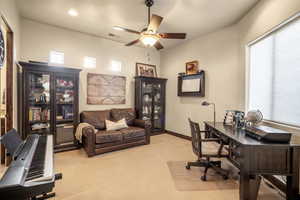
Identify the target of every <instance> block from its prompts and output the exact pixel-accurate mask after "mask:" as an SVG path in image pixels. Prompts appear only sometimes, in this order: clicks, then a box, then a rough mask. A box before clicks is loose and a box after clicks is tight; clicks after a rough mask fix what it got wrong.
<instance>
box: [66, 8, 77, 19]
mask: <svg viewBox="0 0 300 200" xmlns="http://www.w3.org/2000/svg"><path fill="white" fill-rule="evenodd" d="M68 14H69V15H70V16H72V17H77V16H78V12H77V10H75V9H74V8H71V9H70V10H68Z"/></svg>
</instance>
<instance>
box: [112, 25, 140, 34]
mask: <svg viewBox="0 0 300 200" xmlns="http://www.w3.org/2000/svg"><path fill="white" fill-rule="evenodd" d="M114 29H116V30H120V31H126V32H129V33H134V34H141V32H139V31H135V30H132V29H129V28H123V27H121V26H114Z"/></svg>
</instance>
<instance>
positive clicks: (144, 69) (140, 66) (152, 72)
mask: <svg viewBox="0 0 300 200" xmlns="http://www.w3.org/2000/svg"><path fill="white" fill-rule="evenodd" d="M136 75H137V76H146V77H157V72H156V66H155V65H149V64H144V63H136Z"/></svg>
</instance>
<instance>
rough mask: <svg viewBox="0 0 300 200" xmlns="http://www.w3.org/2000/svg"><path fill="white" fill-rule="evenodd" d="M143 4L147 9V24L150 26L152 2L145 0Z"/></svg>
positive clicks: (151, 0)
mask: <svg viewBox="0 0 300 200" xmlns="http://www.w3.org/2000/svg"><path fill="white" fill-rule="evenodd" d="M145 4H146V6H147V7H148V24H150V8H151V7H152V6H153V4H154V1H153V0H145Z"/></svg>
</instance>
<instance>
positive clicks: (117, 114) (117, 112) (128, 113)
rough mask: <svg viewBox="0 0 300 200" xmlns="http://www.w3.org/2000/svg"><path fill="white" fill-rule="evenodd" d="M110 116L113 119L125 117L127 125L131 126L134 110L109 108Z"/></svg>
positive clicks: (117, 119)
mask: <svg viewBox="0 0 300 200" xmlns="http://www.w3.org/2000/svg"><path fill="white" fill-rule="evenodd" d="M111 116H112V118H113V120H115V121H119V120H121V119H123V118H125V119H126V123H127V125H129V126H131V125H133V121H134V119H135V111H134V109H132V108H123V109H111Z"/></svg>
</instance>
